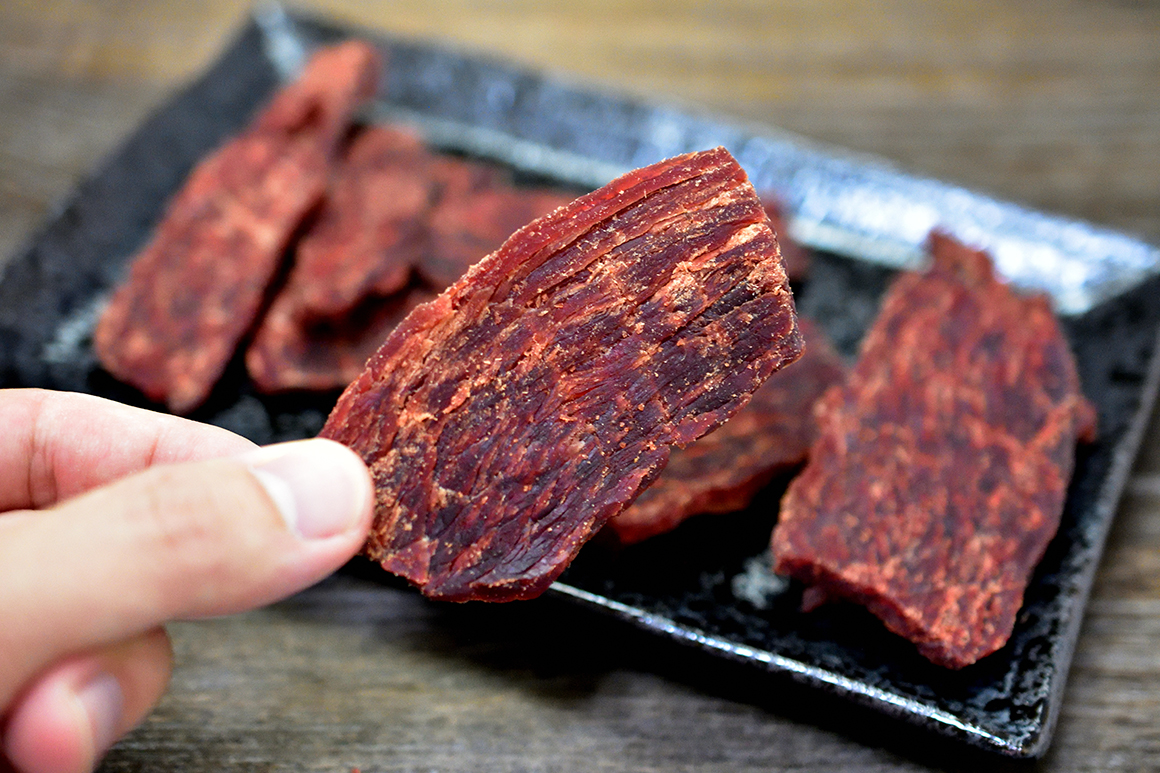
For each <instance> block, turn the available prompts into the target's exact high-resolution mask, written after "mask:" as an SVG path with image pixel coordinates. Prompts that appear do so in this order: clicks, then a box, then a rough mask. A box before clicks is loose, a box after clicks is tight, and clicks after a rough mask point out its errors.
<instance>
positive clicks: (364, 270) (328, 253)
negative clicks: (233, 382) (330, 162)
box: [281, 126, 436, 319]
mask: <svg viewBox="0 0 1160 773" xmlns="http://www.w3.org/2000/svg"><path fill="white" fill-rule="evenodd" d="M432 163H433V159H432V156H431V155H430V153H428V152H427V150H426V147H425V146H424V145H423V143H422V141H421V140H420V139H419V138H418V137H417V136H415V135H414V134H412V133H410V132H407V131H403V130H400V129H391V128H385V127H381V126H372V127H368V128H366V129H364V130H363V131H361V132H359V134H358V135H356V136H355V138H354V139H353V141H352V142H351V144H350V147H349V149H348V151H347V153H346V155H345V157H344V158H343V161H342V164H341V166H340V167H339V169H338V171H337V173H336V174H335V176H334V180H333V182H332V184H331V186H330V189H329V191H328V194H327V198H326V201H325V202H324V203H323V205H322V208H321V209H320V211H319V214H318V218H317V220H316V221H315V222H314V223H313V224H312V226H311V228H310V230H309V231H308V232H307V233H306V234H305V235H304V236H303V238H302V241H301V242H300V243H299V245H298V249H297V253H296V255H295V260H294V268H293V269H292V271H291V273H290V277H289V279H288V281H287V284H286V287H285V289H284V290H283V291H282V293H281V295H282V296H283V302H284V303H287V304H293V306H294V309H295V313H296V314H299V315H301V316H302V317H303V318H316V319H333V318H336V317H338V316H341V315H344V314H346V313H348V312H350V311H351V310H352V309H354V308H355V306H357V305H358V304H359V303H361V302H362V301H363V300H364V299H365V298H366V297H367V296H368V295H371V294H374V295H379V296H387V295H390V294H391V293H394V292H397V291H399V290H402V289H403V288H404V287H405V286H406V285H407V282H408V281H409V280H410V277H411V269H412V266H414V265H415V264H416V263H417V262H418V260H419V256H420V255H421V254H422V253H423V250H424V249H425V239H426V233H425V228H424V226H425V218H426V216H427V213H428V211H429V210H430V208H431V205H432V204H433V202H434V197H435V191H436V189H435V182H434V180H433V178H432V174H431V166H432Z"/></svg>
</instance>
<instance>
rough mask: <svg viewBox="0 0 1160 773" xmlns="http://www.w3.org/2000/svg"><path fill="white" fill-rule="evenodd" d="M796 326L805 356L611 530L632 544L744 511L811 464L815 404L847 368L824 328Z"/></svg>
mask: <svg viewBox="0 0 1160 773" xmlns="http://www.w3.org/2000/svg"><path fill="white" fill-rule="evenodd" d="M778 243H779V244H780V243H781V242H780V240H779V242H778ZM798 325H799V326H800V327H801V331H802V334H803V336H804V338H805V345H806V348H805V353H804V354H802V356H801V358H800V359H799V360H798V361H797V362H794V363H791V364H790V365H788V366H786V367H785V368H783V369H782V370H780V371H778V372H777V373H774V374H773V375H772V376H770V378H769V380H768V381H766V382H765V383H764V384H762V386H761V388H760V389H758V390H757V391H756V392H754V393H753V398H752V399H751V400H750V401H749V403H748V404H747V405H746V406H745V407H744V408H742V409H741V410H739V411H738V412H737V413H736V415H734V416H733V418H731V419H729V421H727V422H725V423H724V424H723V425H721V426H720V427H718V428H717V429H715V430H713V431H712V432H710V433H709V434H708V435H705V437H703V438H701V439H700V440H698V441H696V442H695V443H693V444H692V445H690V446H688V447H686V448H683V449H674V450H673V451H672V453H671V454H670V456H669V463H668V465H667V466H666V467H665V469H664V471H663V472H662V473H661V474H660V477H658V478H657V479H656V481H655V482H654V483H653V484H652V485H651V486H649V487H648V488H647V489H645V491H644V493H642V494H641V495H640V496H639V497H638V498H637V500H636V501H635V502H633V503H632V505H631V506H630V507H629V508H628V509H627V510H625V511H624V512H623V513H621V514H620V515H618V516H616V517H615V518H613V519H611V520H610V521H609V522H608V525H607V526H605V528H604V530H605V531H606V532H609V533H611V534H612V535H614V536H615V537H616V540H617V541H618V542H619V543H620V544H622V545H630V544H633V543H635V542H640V541H641V540H644V539H647V538H649V537H654V536H656V535H658V534H663V533H665V532H667V531H671V530H673V529H675V528H676V527H677V526H679V525H680V524H681V523H683V522H684V521H686V520H687V519H689V518H691V517H692V516H694V515H699V514H702V513H730V512H734V511H736V510H741V509H743V508H745V507H746V506H747V505H748V504H749V503H750V501H752V499H753V497H754V495H755V494H757V492H758V491H759V490H760V489H761V488H762V487H763V486H765V484H767V483H769V481H770V480H772V479H773V477H774V476H776V475H779V474H781V473H785V472H789V471H790V470H793V469H794V468H795V467H797V466H798V465H800V464H801V463H802V462H804V461H805V459H806V454H807V453H808V451H809V448H810V445H811V444H812V443H813V442H814V438H815V437H816V435H817V428H816V422H815V421H814V417H813V410H812V409H813V406H814V403H815V402H816V401H817V399H818V398H819V397H821V396H822V393H823V392H825V391H826V390H827V389H829V388H830V387H831V386H834V385H835V384H839V383H841V381H842V379H843V378H844V377H845V373H846V367H845V365H844V363H843V362H842V358H841V356H839V355H838V353H837V352H836V351H835V350H834V347H833V345H832V344H831V343H830V341H829V339H828V338H827V337H826V334H825V332H824V331H823V330H822V329H821V328H820V327H818V326H817V325H816V324H814V323H812V322H811V321H810V320H808V319H806V318H805V317H798Z"/></svg>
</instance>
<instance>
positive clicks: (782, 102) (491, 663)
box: [0, 0, 1160, 771]
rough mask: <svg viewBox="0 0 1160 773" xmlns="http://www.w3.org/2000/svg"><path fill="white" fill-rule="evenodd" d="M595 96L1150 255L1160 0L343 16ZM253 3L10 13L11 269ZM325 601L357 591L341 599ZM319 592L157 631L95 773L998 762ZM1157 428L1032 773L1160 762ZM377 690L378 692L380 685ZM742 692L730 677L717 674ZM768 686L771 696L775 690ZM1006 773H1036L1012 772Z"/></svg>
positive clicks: (5, 184)
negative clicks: (1109, 239) (1089, 227)
mask: <svg viewBox="0 0 1160 773" xmlns="http://www.w3.org/2000/svg"><path fill="white" fill-rule="evenodd" d="M302 5H304V6H309V7H312V8H317V9H318V10H319V11H323V12H325V13H328V14H331V15H333V16H334V17H335V18H336V19H338V20H342V21H348V22H352V23H356V24H361V25H365V26H368V27H372V28H375V29H381V30H384V31H387V32H390V33H394V34H402V35H408V36H415V37H419V38H437V39H440V40H442V41H450V42H451V43H453V44H455V45H460V46H463V47H465V48H469V49H473V50H479V51H487V52H491V53H494V54H499V55H502V56H505V57H508V58H510V59H512V60H514V61H516V62H519V63H522V64H525V65H529V66H532V67H536V68H540V69H547V70H552V71H557V72H560V73H564V74H566V75H567V76H568V77H570V78H573V79H576V80H579V81H583V82H590V83H595V84H599V85H601V86H603V87H606V88H611V89H615V90H619V91H625V92H630V93H634V94H639V95H643V96H646V97H649V98H653V99H661V100H665V101H669V102H675V103H678V104H685V105H692V106H698V107H703V108H708V109H710V110H713V111H716V112H719V113H721V114H724V115H728V116H733V117H738V118H743V119H747V120H754V121H758V122H762V123H768V124H773V125H777V126H780V127H783V128H786V129H790V130H793V131H796V132H799V133H801V134H804V135H808V136H810V137H814V138H817V139H821V140H824V141H828V142H832V143H837V144H841V145H844V146H847V147H850V148H855V149H859V150H864V151H869V152H873V153H878V154H882V155H884V156H887V157H889V158H891V159H893V160H895V161H897V162H899V163H901V164H902V165H903V166H906V167H909V168H911V169H914V170H917V171H921V172H923V173H927V174H931V175H934V176H938V177H942V178H946V179H948V180H951V181H955V182H960V183H965V184H967V185H969V186H972V187H976V188H981V189H985V190H987V191H990V192H992V193H995V194H998V195H1000V196H1002V197H1005V198H1013V199H1017V200H1021V201H1024V202H1027V203H1029V204H1032V205H1034V206H1036V207H1040V208H1045V209H1050V210H1054V211H1058V212H1063V213H1067V214H1070V215H1075V216H1079V217H1083V218H1087V219H1090V220H1094V221H1097V222H1100V223H1104V224H1107V225H1111V226H1114V227H1117V228H1121V229H1125V230H1128V231H1132V232H1135V233H1137V234H1140V235H1142V236H1143V237H1145V238H1146V239H1148V240H1149V241H1151V242H1153V243H1160V3H1157V2H1154V1H1151V2H1150V1H1148V0H1134V1H1133V0H1016V1H1014V2H1011V1H1007V0H979V1H978V2H964V1H962V0H955V1H954V2H908V1H906V0H881V1H880V2H877V3H862V2H852V1H851V0H786V1H785V2H760V1H759V0H748V1H746V0H715V1H714V0H704V2H694V1H693V0H670V1H668V2H665V1H663V0H655V1H654V2H628V1H626V0H593V1H592V2H583V1H582V0H572V1H571V2H562V1H561V0H538V1H533V0H447V1H445V2H426V1H425V0H398V1H397V2H381V3H373V2H357V1H356V0H346V1H342V0H331V1H329V2H314V3H303V4H302ZM247 13H248V5H247V4H246V3H244V2H232V1H230V0H205V1H204V2H197V3H188V2H176V1H175V0H166V1H163V2H153V3H146V2H133V1H131V0H105V1H104V2H101V1H99V0H88V1H85V0H72V1H71V2H70V1H68V0H6V2H4V3H0V262H2V261H3V259H4V258H6V257H7V256H8V255H10V254H11V253H12V252H14V251H15V250H16V249H17V248H18V247H19V246H20V244H21V243H22V242H23V241H24V240H26V239H27V238H29V237H30V235H31V234H32V233H33V232H34V231H35V229H36V227H37V225H38V223H40V222H41V221H42V220H43V219H44V218H45V217H46V216H47V215H48V214H49V213H50V212H51V210H52V207H53V205H54V203H55V202H57V201H59V200H60V199H61V198H62V197H63V196H64V195H65V194H67V192H68V191H69V190H70V189H71V188H72V187H73V186H74V185H75V184H76V182H77V181H78V180H79V179H81V178H82V177H83V176H84V175H85V174H86V172H87V171H88V170H90V169H92V168H93V166H94V165H96V164H97V163H99V161H100V160H101V158H102V157H103V156H104V155H105V154H106V153H107V152H108V151H109V150H110V149H112V148H113V147H114V146H115V145H116V144H117V142H118V141H119V140H120V139H121V138H122V137H124V136H125V134H126V133H127V132H129V131H130V130H131V129H132V128H133V127H134V126H135V125H136V124H137V123H138V122H139V121H140V120H141V119H142V118H143V117H144V116H145V115H147V114H148V113H149V111H150V110H152V109H154V108H155V107H156V106H158V105H160V104H161V102H162V101H163V100H164V99H165V98H166V97H167V96H168V95H169V94H170V93H171V92H172V91H173V90H174V89H175V88H176V87H177V86H179V85H180V84H182V83H183V82H185V81H186V80H188V79H189V78H191V77H193V76H194V75H195V74H196V73H198V72H199V71H200V70H201V69H202V68H203V67H205V66H206V65H207V64H208V63H209V62H210V61H212V60H213V58H214V57H215V56H216V54H217V53H218V52H219V50H220V49H221V47H222V46H223V45H225V44H226V42H227V41H228V40H229V39H230V37H231V35H232V33H233V31H234V30H235V29H236V28H237V27H238V26H239V25H241V24H242V23H243V22H244V20H245V18H246V15H247ZM342 582H351V581H349V580H345V581H342ZM333 588H334V586H324V587H323V588H320V589H317V590H315V591H314V592H312V593H307V594H305V595H304V596H301V597H299V598H298V599H295V600H292V601H290V602H287V603H284V604H281V605H278V606H276V607H274V608H272V609H269V610H264V611H261V612H257V613H253V614H251V615H246V616H242V617H238V618H232V619H228V620H221V621H214V622H208V623H199V624H182V625H178V626H175V627H174V638H175V643H176V647H177V652H178V662H179V666H178V668H179V670H178V673H177V675H176V677H175V681H174V687H173V690H172V691H171V694H170V696H169V697H168V698H167V699H166V702H165V703H164V704H163V705H162V707H161V708H160V710H159V711H158V712H157V713H156V714H155V715H154V716H153V718H151V719H150V720H149V721H148V722H147V723H146V725H145V726H144V727H143V728H141V729H140V730H139V731H138V732H137V733H136V734H135V735H134V736H132V737H131V738H130V739H129V740H128V741H126V742H125V743H123V744H122V745H121V746H120V747H119V748H118V749H116V750H115V751H114V752H113V754H112V755H111V756H110V758H109V760H108V762H107V768H108V769H110V770H179V769H188V770H207V771H208V770H291V769H311V770H349V769H350V768H351V767H359V768H361V769H362V770H364V771H378V770H390V771H420V770H422V771H427V770H440V771H478V770H494V771H567V770H585V771H589V770H632V771H651V770H658V771H659V770H665V771H672V770H720V771H748V770H754V771H756V770H795V771H807V770H810V771H812V770H818V771H821V770H873V771H915V770H927V769H934V770H973V769H982V768H995V767H1003V765H1001V764H1000V765H996V764H995V763H993V762H991V761H990V760H988V759H985V758H981V757H977V756H975V755H972V754H964V753H961V752H960V751H959V750H958V749H957V747H953V746H948V745H945V744H942V743H938V742H932V741H930V740H929V739H926V738H925V737H923V736H921V735H916V734H913V733H909V732H903V731H897V730H896V727H895V725H893V724H891V723H889V722H884V721H880V720H877V719H876V718H874V717H872V716H870V715H867V714H863V713H860V712H857V711H843V710H840V709H837V708H835V707H834V705H833V704H831V703H827V702H826V701H821V700H815V698H814V697H813V696H811V695H809V694H808V693H801V692H796V691H794V690H793V689H790V688H786V687H784V685H780V683H775V684H774V686H775V687H777V688H778V690H779V692H777V693H776V694H775V693H768V694H767V693H763V692H761V691H760V690H758V689H756V688H755V689H754V690H749V691H746V690H740V691H738V690H737V689H735V688H732V687H722V686H721V685H724V684H727V683H729V678H728V677H727V676H726V675H721V676H722V678H721V680H720V681H718V680H717V679H716V676H717V674H716V672H715V671H714V669H713V668H708V669H706V670H704V671H700V670H699V669H700V668H701V664H702V662H703V661H702V660H700V659H689V658H687V657H686V656H685V655H684V654H683V653H679V652H668V651H664V652H662V653H660V654H657V653H656V651H655V649H654V648H653V647H651V646H650V642H647V641H641V640H640V639H639V638H638V637H635V636H633V635H630V634H625V633H624V632H622V631H621V630H620V629H613V628H609V627H608V626H607V625H606V624H604V623H602V622H601V621H599V620H596V619H593V618H591V617H588V616H583V615H571V614H567V613H566V612H562V611H561V610H559V609H554V608H545V607H543V605H537V604H529V605H518V606H519V607H520V608H518V609H517V608H513V609H509V610H505V611H503V612H502V613H498V614H486V615H481V614H479V613H477V612H473V611H471V610H470V609H464V608H454V609H444V608H441V607H437V606H434V605H429V604H426V603H424V602H422V601H421V600H419V599H417V598H416V597H414V596H413V595H411V594H409V593H405V592H399V591H393V590H387V591H380V590H377V589H376V590H374V592H370V591H369V590H368V593H367V594H366V597H365V607H359V608H357V609H352V608H346V609H343V610H341V613H340V614H336V613H335V611H334V610H333V609H330V608H328V607H327V605H326V599H327V596H328V593H330V592H332V590H333ZM1158 643H1160V423H1157V422H1154V424H1153V427H1152V429H1151V431H1150V433H1149V436H1148V440H1147V441H1146V450H1145V452H1144V454H1143V456H1142V458H1141V460H1140V461H1139V463H1138V465H1137V469H1136V473H1135V474H1134V476H1133V479H1132V483H1131V485H1130V487H1129V491H1128V494H1127V497H1126V499H1125V502H1124V504H1123V506H1122V508H1121V512H1120V513H1119V516H1118V520H1117V523H1116V526H1115V528H1114V532H1113V534H1112V537H1111V542H1110V545H1109V549H1108V552H1107V555H1106V558H1105V560H1104V562H1103V566H1102V569H1101V573H1100V577H1099V580H1098V583H1097V585H1096V589H1095V594H1094V598H1093V601H1092V604H1091V606H1090V608H1089V613H1088V615H1087V618H1086V620H1085V624H1084V632H1083V636H1082V639H1081V642H1080V650H1079V653H1078V655H1077V659H1076V663H1075V667H1074V669H1073V671H1072V676H1071V680H1070V683H1069V687H1068V690H1067V695H1066V699H1065V704H1064V713H1063V718H1062V720H1061V726H1060V728H1059V732H1058V735H1057V738H1056V742H1055V745H1054V747H1053V749H1052V751H1051V752H1050V753H1049V755H1048V757H1047V759H1046V760H1045V761H1044V762H1043V763H1041V764H1039V765H1037V766H1035V767H1037V768H1042V769H1043V770H1048V771H1080V770H1093V771H1095V770H1100V771H1113V770H1124V771H1129V770H1131V771H1135V770H1147V769H1160V654H1158V653H1160V646H1158ZM368 675H373V676H368ZM733 681H736V680H733ZM783 689H784V693H782V692H780V690H783ZM1020 769H1023V768H1022V767H1020Z"/></svg>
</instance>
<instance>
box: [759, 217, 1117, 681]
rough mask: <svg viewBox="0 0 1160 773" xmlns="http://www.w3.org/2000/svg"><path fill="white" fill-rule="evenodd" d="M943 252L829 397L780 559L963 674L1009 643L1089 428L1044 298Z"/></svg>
mask: <svg viewBox="0 0 1160 773" xmlns="http://www.w3.org/2000/svg"><path fill="white" fill-rule="evenodd" d="M932 250H933V256H934V266H933V267H932V268H931V269H930V270H929V271H927V272H926V273H921V274H919V273H908V274H904V275H902V276H901V277H900V278H899V279H898V280H897V281H896V282H895V284H894V285H893V286H892V287H891V289H890V290H889V292H888V293H887V296H886V298H885V300H884V302H883V306H882V310H881V312H880V316H879V317H878V319H877V321H876V322H875V324H874V326H873V327H872V328H871V330H870V331H869V333H868V334H867V336H866V339H865V341H864V343H863V346H862V351H861V354H860V358H859V361H858V363H857V365H856V367H855V368H854V370H853V371H852V373H851V376H850V378H849V379H848V380H847V382H846V384H845V386H842V387H838V388H834V389H832V390H831V391H830V392H828V393H827V394H826V395H825V396H824V397H823V398H822V400H821V401H819V404H818V418H819V423H820V433H821V434H820V437H819V439H818V442H817V443H816V444H815V445H814V447H813V448H812V449H811V450H810V460H809V462H808V464H807V465H806V467H805V469H804V470H803V472H802V473H801V475H799V476H798V477H797V478H796V479H795V480H794V481H793V482H792V483H791V484H790V487H789V490H788V492H787V493H786V496H785V498H784V500H783V502H782V508H781V520H780V521H779V523H778V525H777V528H776V529H775V530H774V534H773V554H774V557H775V560H776V569H777V571H778V572H781V573H788V574H791V575H793V576H795V577H798V578H800V579H802V580H803V581H805V582H806V583H807V584H813V585H817V586H820V587H821V589H822V591H823V592H824V593H826V594H828V595H831V596H841V597H845V598H849V599H853V600H855V601H858V602H860V603H862V604H864V605H866V606H867V607H868V608H869V609H870V610H871V611H872V612H874V614H876V615H878V616H879V617H880V618H882V620H883V621H884V622H885V623H886V625H887V627H888V628H890V629H891V630H892V631H894V632H896V633H898V634H901V635H902V636H905V637H906V638H908V639H910V640H911V641H913V642H914V643H915V644H917V645H918V649H919V651H920V652H921V653H922V654H923V655H925V656H926V657H927V658H929V659H930V660H932V661H934V662H935V663H938V664H940V665H944V666H947V667H950V668H961V667H963V666H966V665H968V664H970V663H973V662H975V661H976V660H978V659H979V658H981V657H983V656H985V655H987V654H989V653H991V652H994V651H995V650H996V649H998V648H999V647H1001V646H1003V644H1004V643H1005V642H1006V641H1007V639H1008V637H1009V636H1010V634H1011V630H1012V627H1013V626H1014V622H1015V615H1016V612H1017V611H1018V609H1019V607H1020V605H1021V604H1022V599H1023V591H1024V588H1025V586H1026V584H1027V581H1028V578H1029V577H1030V575H1031V572H1032V569H1033V568H1034V566H1035V564H1036V563H1037V562H1038V561H1039V559H1040V557H1041V556H1042V555H1043V551H1044V549H1045V547H1046V546H1047V543H1048V541H1049V540H1050V539H1051V537H1052V536H1053V535H1054V534H1055V531H1056V528H1057V527H1058V525H1059V518H1060V514H1061V511H1062V509H1063V502H1064V497H1065V494H1066V490H1067V485H1068V481H1069V479H1070V477H1071V473H1072V467H1073V464H1074V454H1075V444H1076V440H1077V438H1078V439H1090V438H1091V437H1092V435H1093V433H1094V431H1095V416H1094V412H1093V409H1092V408H1091V406H1090V405H1089V404H1088V402H1087V401H1086V400H1085V399H1084V398H1083V395H1082V394H1081V392H1080V385H1079V378H1078V376H1077V374H1076V367H1075V363H1074V361H1073V359H1072V356H1071V352H1070V351H1069V349H1068V345H1067V342H1066V340H1065V339H1064V337H1063V335H1062V333H1061V331H1060V328H1059V325H1058V323H1057V321H1056V319H1055V317H1054V316H1053V315H1052V312H1051V308H1050V307H1049V305H1048V302H1047V300H1046V299H1045V298H1043V297H1032V298H1027V297H1020V296H1018V295H1016V294H1015V293H1013V292H1012V291H1011V290H1010V289H1009V288H1007V287H1006V286H1004V285H1003V284H1002V283H1000V282H999V281H997V280H996V279H995V277H994V276H993V274H992V269H991V265H990V261H989V259H988V257H987V255H986V254H985V253H981V252H976V251H974V250H970V249H968V248H966V247H963V246H962V245H960V244H957V243H956V242H954V241H952V240H950V239H949V238H947V237H945V236H941V235H937V234H936V235H934V236H933V237H932ZM815 595H816V594H815Z"/></svg>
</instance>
